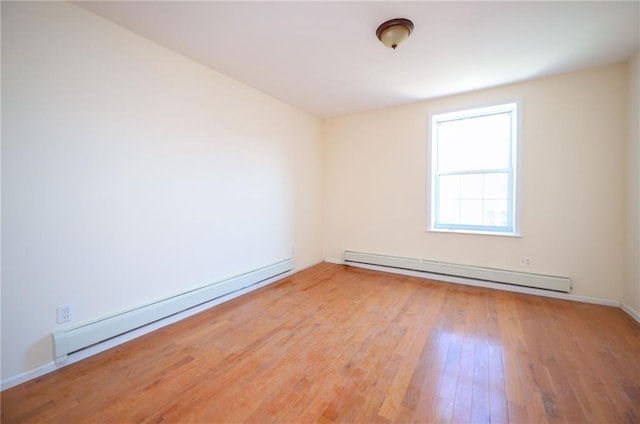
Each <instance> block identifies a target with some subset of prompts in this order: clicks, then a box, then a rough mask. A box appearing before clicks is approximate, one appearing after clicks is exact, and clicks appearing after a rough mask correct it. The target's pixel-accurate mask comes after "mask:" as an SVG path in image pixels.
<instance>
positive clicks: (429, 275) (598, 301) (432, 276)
mask: <svg viewBox="0 0 640 424" xmlns="http://www.w3.org/2000/svg"><path fill="white" fill-rule="evenodd" d="M325 262H329V263H334V264H344V262H343V261H338V260H336V259H325ZM348 265H349V266H353V267H357V268H364V269H370V270H374V271H381V272H388V273H392V274H400V275H407V276H410V277H419V278H428V279H430V280H436V281H445V282H448V283H455V284H465V285H468V286H476V287H485V288H489V289H495V290H503V291H510V292H515V293H524V294H533V295H537V296H544V297H552V298H555V299H564V300H571V301H574V302H583V303H594V304H596V305H605V306H614V307H618V308H619V307H620V302H619V301H617V300H609V299H601V298H597V297H588V296H578V295H575V294H567V293H558V292H552V291H548V290H540V289H533V288H529V287H519V286H511V285H508V284H500V283H492V282H489V281H480V280H472V279H470V278H464V277H452V276H448V275H441V274H432V273H429V272H423V271H411V270H406V269H400V268H389V267H384V266H379V265H367V264H359V263H351V262H350V263H349V264H348Z"/></svg>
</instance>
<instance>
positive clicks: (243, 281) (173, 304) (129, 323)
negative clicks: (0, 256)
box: [53, 259, 294, 362]
mask: <svg viewBox="0 0 640 424" xmlns="http://www.w3.org/2000/svg"><path fill="white" fill-rule="evenodd" d="M293 268H294V261H293V259H287V260H283V261H281V262H277V263H275V264H272V265H268V266H265V267H263V268H259V269H256V270H254V271H250V272H247V273H244V274H241V275H238V276H235V277H231V278H228V279H225V280H222V281H218V282H216V283H213V284H210V285H207V286H204V287H201V288H198V289H195V290H192V291H189V292H186V293H182V294H179V295H177V296H173V297H170V298H167V299H164V300H160V301H158V302H154V303H151V304H149V305H145V306H141V307H139V308H136V309H132V310H130V311H127V312H123V313H121V314H118V315H114V316H111V317H108V318H104V319H101V320H98V321H94V322H91V323H89V324H85V325H82V326H79V327H75V328H70V329H66V330H61V331H57V332H55V333H53V348H54V355H55V361H56V362H61V361H64V360H65V359H66V357H67V355H68V354H70V353H73V352H77V351H79V350H81V349H84V348H87V347H89V346H92V345H95V344H97V343H100V342H103V341H105V340H108V339H111V338H113V337H116V336H119V335H121V334H124V333H127V332H129V331H132V330H135V329H136V328H140V327H143V326H145V325H148V324H151V323H153V322H156V321H159V320H161V319H163V318H167V317H169V316H171V315H175V314H177V313H179V312H182V311H185V310H187V309H191V308H193V307H195V306H198V305H202V304H203V303H207V302H209V301H211V300H215V299H217V298H219V297H222V296H224V295H227V294H230V293H233V292H236V291H238V290H242V289H245V288H248V287H250V286H253V285H255V284H258V283H260V282H263V281H265V280H268V279H270V278H273V277H276V276H278V275H280V274H284V273H285V272H287V271H291V270H292V269H293Z"/></svg>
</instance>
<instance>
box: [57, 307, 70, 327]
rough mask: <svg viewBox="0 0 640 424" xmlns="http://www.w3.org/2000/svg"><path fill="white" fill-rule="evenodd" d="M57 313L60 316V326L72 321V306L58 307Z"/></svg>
mask: <svg viewBox="0 0 640 424" xmlns="http://www.w3.org/2000/svg"><path fill="white" fill-rule="evenodd" d="M56 312H57V314H58V324H62V323H63V322H67V321H71V305H58V306H57V307H56Z"/></svg>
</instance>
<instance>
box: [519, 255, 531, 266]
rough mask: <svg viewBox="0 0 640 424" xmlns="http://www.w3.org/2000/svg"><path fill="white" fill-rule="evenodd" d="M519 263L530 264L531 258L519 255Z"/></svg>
mask: <svg viewBox="0 0 640 424" xmlns="http://www.w3.org/2000/svg"><path fill="white" fill-rule="evenodd" d="M520 265H522V266H531V258H530V257H528V256H521V257H520Z"/></svg>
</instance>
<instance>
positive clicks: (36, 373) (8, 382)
mask: <svg viewBox="0 0 640 424" xmlns="http://www.w3.org/2000/svg"><path fill="white" fill-rule="evenodd" d="M322 262H324V261H323V260H318V261H317V262H314V263H312V264H310V265H305V266H302V267H298V268H294V269H292V270H291V271H287V272H285V273H283V274H280V275H277V276H275V277H272V278H269V279H267V280H264V281H261V282H259V283H257V284H255V285H252V286H250V287H246V288H244V289H241V290H238V291H236V292H233V293H229V294H227V295H225V296H222V297H219V298H217V299H214V300H211V301H209V302H207V303H203V304H202V305H199V306H196V307H193V308H191V309H188V310H186V311H183V312H180V313H178V314H175V315H172V316H170V317H167V318H164V319H162V320H160V321H156V322H154V323H152V324H149V325H146V326H144V327H141V328H138V329H135V330H133V331H130V332H128V333H125V334H122V335H120V336H117V337H114V338H112V339H109V340H106V341H104V342H101V343H98V344H96V345H93V346H91V347H88V348H86V349H83V350H81V351H78V352H76V353H72V354H69V355H68V356H67V359H66V360H65V361H64V362H62V363H56V362H53V361H51V362H49V363H47V364H44V365H41V366H39V367H37V368H34V369H31V370H29V371H25V372H23V373H21V374H18V375H15V376H13V377H9V378H7V379H4V380H2V381H1V382H0V390H7V389H10V388H12V387H15V386H17V385H19V384H22V383H26V382H27V381H29V380H33V379H35V378H38V377H41V376H43V375H45V374H49V373H51V372H53V371H56V370H58V369H60V368H64V367H66V366H68V365H71V364H74V363H76V362H79V361H82V360H83V359H86V358H89V357H91V356H93V355H97V354H98V353H101V352H104V351H106V350H109V349H111V348H114V347H116V346H119V345H121V344H123V343H126V342H128V341H131V340H133V339H135V338H138V337H140V336H143V335H145V334H148V333H151V332H153V331H155V330H158V329H160V328H162V327H166V326H168V325H171V324H174V323H176V322H178V321H181V320H183V319H185V318H188V317H190V316H192V315H195V314H198V313H200V312H202V311H205V310H207V309H209V308H212V307H214V306H216V305H219V304H221V303H224V302H228V301H230V300H231V299H235V298H236V297H239V296H242V295H244V294H247V293H250V292H252V291H255V290H257V289H260V288H262V287H265V286H268V285H270V284H273V283H275V282H277V281H280V280H283V279H285V278H287V277H290V276H292V275H293V274H296V273H298V272H300V271H303V270H305V269H307V268H311V267H312V266H315V265H318V264H320V263H322Z"/></svg>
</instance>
